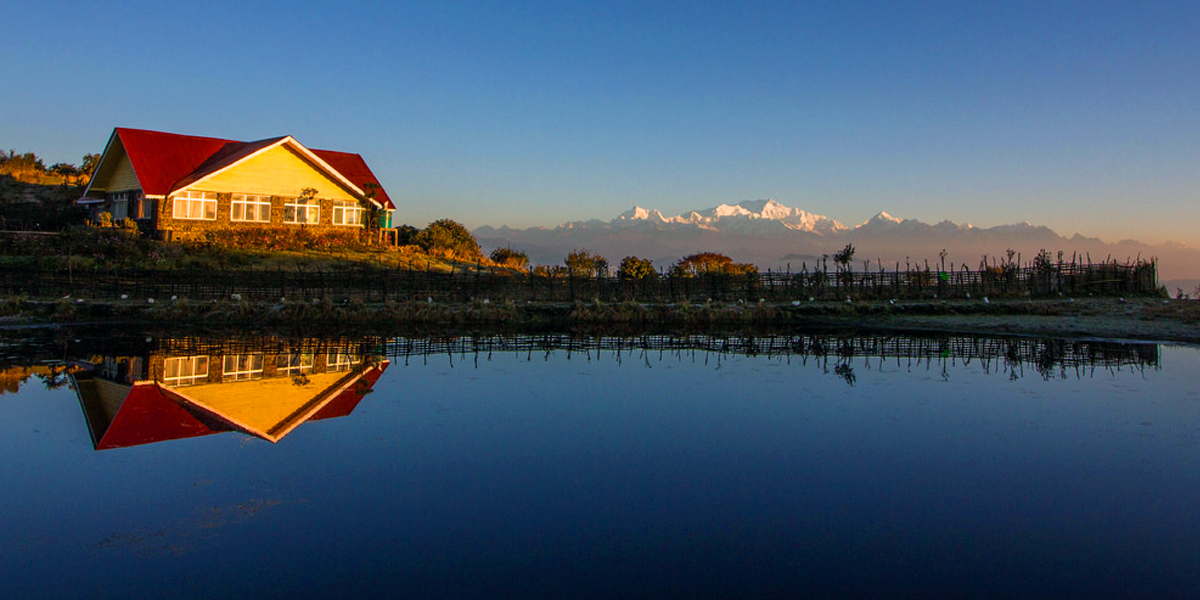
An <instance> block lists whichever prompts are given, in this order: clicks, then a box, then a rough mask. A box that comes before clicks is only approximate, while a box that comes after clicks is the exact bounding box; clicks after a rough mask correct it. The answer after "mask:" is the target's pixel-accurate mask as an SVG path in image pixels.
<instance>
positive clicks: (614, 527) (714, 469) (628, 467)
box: [0, 332, 1200, 598]
mask: <svg viewBox="0 0 1200 600" xmlns="http://www.w3.org/2000/svg"><path fill="white" fill-rule="evenodd" d="M5 348H6V349H7V353H8V355H9V363H8V364H9V365H10V367H9V369H8V370H7V371H6V372H5V373H6V384H7V392H6V393H4V394H3V395H0V411H2V413H0V414H2V415H3V416H2V418H0V451H2V452H3V456H4V459H3V463H2V464H3V467H0V468H2V471H0V472H2V473H3V482H4V483H3V485H2V486H0V508H2V513H0V523H2V524H3V531H4V535H3V536H2V537H0V584H2V585H3V588H4V590H5V592H4V594H5V596H6V597H12V598H18V597H56V598H78V597H91V598H129V597H197V598H213V597H254V598H264V597H355V596H359V597H371V596H385V597H413V598H440V597H452V598H499V597H509V598H517V597H597V598H627V597H663V596H674V597H685V598H693V597H797V596H800V597H805V596H807V597H847V598H861V597H888V598H895V597H931V596H943V597H1003V598H1007V597H1060V598H1061V597H1078V598H1085V597H1086V598H1096V597H1128V598H1145V597H1156V598H1175V597H1178V598H1188V597H1200V510H1197V507H1200V468H1198V467H1200V391H1198V390H1197V386H1196V385H1195V382H1196V374H1197V373H1200V352H1198V351H1197V349H1196V348H1194V347H1187V346H1159V345H1153V344H1135V345H1125V344H1117V343H1102V342H1079V341H1075V342H1069V341H1061V340H1029V339H995V338H965V337H945V336H942V337H924V338H903V337H849V336H846V335H837V334H811V335H810V334H796V335H791V336H774V337H758V338H751V337H746V336H725V337H706V336H691V337H676V336H640V337H633V338H580V337H570V336H558V335H539V336H517V337H504V338H500V337H479V338H465V337H449V336H446V337H440V338H390V339H356V340H346V339H341V340H282V339H278V338H270V337H254V336H245V337H235V338H214V337H187V338H184V337H180V338H172V337H170V336H162V335H159V334H155V335H149V336H141V335H140V334H139V335H138V336H134V337H131V338H128V339H123V340H116V339H112V338H101V339H100V340H99V341H90V342H89V341H87V340H86V339H80V338H74V337H72V334H71V333H70V332H67V333H65V334H62V335H60V336H59V337H58V338H56V339H54V340H50V341H48V342H46V341H45V340H43V341H42V342H41V343H39V344H33V345H24V344H23V342H21V341H19V340H18V341H14V340H11V339H10V340H8V341H7V343H6V346H5ZM201 357H203V358H201ZM30 374H32V375H31V376H29V377H28V378H27V379H24V380H23V383H20V384H18V383H16V382H18V381H21V380H22V378H23V377H24V376H25V375H30Z"/></svg>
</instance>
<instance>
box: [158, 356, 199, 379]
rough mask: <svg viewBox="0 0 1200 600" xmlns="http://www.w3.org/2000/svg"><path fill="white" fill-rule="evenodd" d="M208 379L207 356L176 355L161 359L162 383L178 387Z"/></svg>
mask: <svg viewBox="0 0 1200 600" xmlns="http://www.w3.org/2000/svg"><path fill="white" fill-rule="evenodd" d="M207 381H208V356H207V355H204V356H177V357H173V358H168V359H166V360H164V361H163V384H164V385H167V386H173V387H179V386H184V385H196V384H197V383H206V382H207Z"/></svg>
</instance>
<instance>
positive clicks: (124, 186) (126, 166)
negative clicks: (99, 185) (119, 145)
mask: <svg viewBox="0 0 1200 600" xmlns="http://www.w3.org/2000/svg"><path fill="white" fill-rule="evenodd" d="M141 187H142V186H141V184H140V183H138V179H137V174H135V173H134V172H133V163H131V162H129V156H128V155H126V154H125V153H123V152H122V153H121V160H120V161H118V162H117V168H116V169H115V170H113V174H112V176H111V177H109V178H108V185H106V186H104V189H105V191H110V192H122V191H125V190H136V189H141Z"/></svg>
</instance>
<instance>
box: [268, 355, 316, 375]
mask: <svg viewBox="0 0 1200 600" xmlns="http://www.w3.org/2000/svg"><path fill="white" fill-rule="evenodd" d="M312 369H313V355H312V353H310V352H302V353H292V354H280V355H278V356H276V357H275V372H276V373H278V374H279V375H298V374H300V373H312Z"/></svg>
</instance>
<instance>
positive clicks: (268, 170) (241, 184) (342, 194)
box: [172, 144, 357, 200]
mask: <svg viewBox="0 0 1200 600" xmlns="http://www.w3.org/2000/svg"><path fill="white" fill-rule="evenodd" d="M193 187H194V188H195V189H200V190H209V191H231V192H239V193H246V194H259V195H264V196H287V197H295V196H299V195H300V191H301V190H302V189H304V188H314V189H316V190H317V197H318V198H331V199H338V200H356V199H357V196H356V194H355V193H354V192H353V191H351V190H348V189H346V187H345V185H344V184H342V183H341V182H338V181H336V180H335V179H333V178H332V177H330V176H328V175H326V174H325V173H324V172H323V171H322V170H321V169H320V168H319V167H318V166H317V165H315V164H313V163H311V162H309V161H308V160H305V158H304V157H302V156H301V155H300V154H299V153H297V152H295V151H294V150H292V149H291V148H290V147H288V145H286V144H281V145H277V146H275V147H273V148H270V149H268V150H266V151H265V152H262V153H260V154H256V155H254V156H251V157H249V158H246V159H245V160H242V161H239V162H237V163H234V164H232V165H230V166H229V167H227V168H225V169H224V170H222V171H219V172H217V173H214V174H212V175H210V176H207V177H204V178H202V179H200V180H198V181H196V182H195V183H193V184H189V185H187V186H184V187H180V188H178V189H174V190H172V193H173V192H177V191H182V190H185V189H190V188H193Z"/></svg>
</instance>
